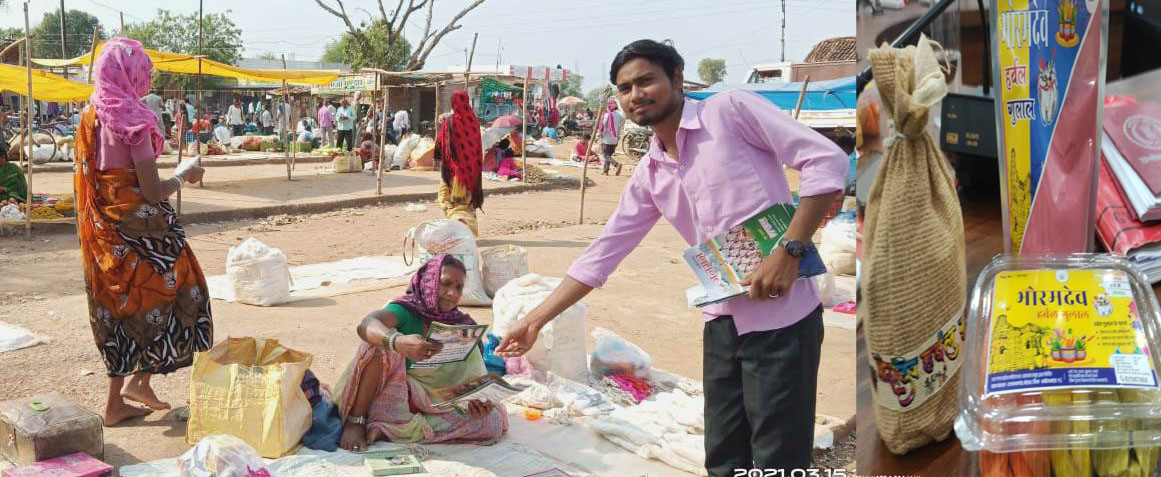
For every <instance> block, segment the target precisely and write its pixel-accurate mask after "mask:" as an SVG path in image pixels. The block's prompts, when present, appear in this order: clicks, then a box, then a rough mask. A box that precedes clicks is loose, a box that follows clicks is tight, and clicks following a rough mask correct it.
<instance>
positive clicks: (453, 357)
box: [413, 321, 488, 368]
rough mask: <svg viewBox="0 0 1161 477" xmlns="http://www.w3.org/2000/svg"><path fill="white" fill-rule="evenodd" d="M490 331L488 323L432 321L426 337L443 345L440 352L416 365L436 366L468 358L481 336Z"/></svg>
mask: <svg viewBox="0 0 1161 477" xmlns="http://www.w3.org/2000/svg"><path fill="white" fill-rule="evenodd" d="M487 331H488V325H449V324H445V323H440V322H437V321H435V322H432V323H431V325H428V327H427V333H426V334H424V335H423V337H424V339H426V340H428V341H431V342H435V343H440V344H442V345H443V349H441V350H440V351H439V352H438V353H436V354H434V355H432V356H431V357H430V358H427V359H425V360H423V361H417V362H415V364H414V365H413V366H414V367H421V368H423V367H434V366H437V365H440V364H445V363H456V362H459V361H463V360H465V359H468V355H470V354H472V351H474V350H475V349H476V346H477V344H478V343H479V342H480V337H481V336H484V333H485V332H487Z"/></svg>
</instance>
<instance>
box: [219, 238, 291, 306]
mask: <svg viewBox="0 0 1161 477" xmlns="http://www.w3.org/2000/svg"><path fill="white" fill-rule="evenodd" d="M226 278H227V279H228V280H229V281H230V286H231V287H232V288H233V289H234V297H235V300H236V301H238V302H239V303H246V304H249V305H258V306H274V305H278V304H281V303H286V302H288V301H290V265H289V264H288V263H287V261H286V255H284V254H283V253H282V251H281V250H279V249H276V248H272V247H269V246H267V245H266V244H264V243H262V242H261V241H259V240H258V239H256V238H254V237H250V238H248V239H246V241H244V242H242V243H240V244H238V245H237V246H235V247H230V252H229V253H227V254H226Z"/></svg>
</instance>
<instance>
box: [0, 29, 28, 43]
mask: <svg viewBox="0 0 1161 477" xmlns="http://www.w3.org/2000/svg"><path fill="white" fill-rule="evenodd" d="M21 38H24V29H23V28H5V27H0V42H3V41H6V40H7V41H16V40H19V39H21Z"/></svg>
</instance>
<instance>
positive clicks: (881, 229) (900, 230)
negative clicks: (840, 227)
mask: <svg viewBox="0 0 1161 477" xmlns="http://www.w3.org/2000/svg"><path fill="white" fill-rule="evenodd" d="M932 44H933V42H931V41H930V40H928V39H927V37H925V36H924V37H921V39H920V40H919V44H918V46H910V47H907V48H906V49H895V48H889V47H883V48H878V49H875V50H871V53H870V59H871V67H872V68H873V70H874V74H875V81H876V83H877V84H878V89H879V93H880V94H881V96H882V100H883V107H884V110H885V111H886V112H887V114H888V115H889V116H890V117H891V118H892V119H893V120H894V124H895V130H896V138H895V141H894V142H893V143H892V144H891V146H890V148H889V149H888V150H887V153H886V155H885V156H884V158H883V162H882V166H880V168H879V173H878V174H879V175H878V178H877V179H876V181H875V184H874V186H873V187H872V188H871V193H870V196H869V200H868V201H867V204H868V205H867V216H866V221H865V232H866V242H865V244H864V245H865V249H864V253H863V260H864V262H863V266H864V267H865V269H864V270H863V273H865V274H866V277H865V279H864V280H862V281H861V282H862V286H863V291H862V295H861V297H860V303H859V307H858V313H859V314H860V315H863V317H862V319H863V323H864V326H863V328H864V333H865V336H866V341H867V357H868V359H869V361H870V365H871V367H872V369H874V370H875V378H876V379H875V382H874V389H873V390H872V394H871V396H872V400H873V401H874V409H875V418H876V423H877V424H878V428H879V435H880V436H881V437H882V438H883V441H884V442H885V443H886V445H887V448H888V449H889V450H891V452H894V453H896V454H902V453H905V452H907V451H910V450H912V449H915V448H917V447H920V446H923V445H925V444H927V443H929V442H931V441H933V440H935V441H939V440H943V439H946V438H947V437H948V436H949V435H951V431H952V420H953V419H954V418H955V414H956V411H957V406H958V405H957V403H956V389H957V388H958V383H959V375H958V373H957V371H958V366H956V363H954V362H953V361H952V360H953V359H954V358H949V359H948V360H945V361H944V362H943V363H942V364H944V365H947V367H946V368H943V367H942V366H937V368H941V369H947V371H946V374H945V375H943V376H942V377H936V376H930V375H928V374H927V372H926V371H924V366H922V364H920V365H918V366H917V367H915V368H914V372H915V373H918V374H919V376H918V377H916V376H914V375H913V374H912V373H913V372H912V370H904V371H906V374H904V372H903V371H901V370H900V368H899V367H897V366H896V364H897V363H911V362H912V361H911V360H912V359H914V360H916V361H915V362H919V363H921V356H922V355H923V353H924V352H926V351H928V350H930V349H931V348H932V346H937V345H938V346H942V345H943V343H944V341H943V339H941V338H947V337H948V335H947V331H948V330H949V329H951V328H949V326H951V327H958V326H962V322H961V321H959V320H962V317H963V307H964V303H965V300H966V294H967V285H966V275H965V269H964V236H963V217H962V211H961V209H960V205H959V200H958V198H957V196H956V191H955V186H954V184H953V181H952V173H951V168H950V166H949V165H948V163H947V161H946V160H945V159H944V157H943V155H942V154H941V153H940V151H939V149H938V148H937V147H936V144H935V141H933V140H932V138H931V136H929V135H928V134H927V133H926V131H925V129H926V126H927V123H928V120H929V119H930V109H929V108H931V107H932V106H934V105H936V104H937V103H939V101H940V100H942V99H943V97H944V96H945V95H946V94H947V85H946V83H944V74H943V72H942V71H941V70H940V67H939V65H938V64H937V62H936V60H935V54H934V52H933V49H932V48H933V46H932ZM949 323H950V325H949ZM957 323H958V325H957ZM941 333H943V334H941ZM953 334H954V333H953ZM951 338H953V339H954V336H951ZM934 371H939V369H935V370H934ZM929 376H930V377H931V378H932V379H931V380H926V378H927V377H929ZM927 382H930V383H933V384H932V385H930V386H927V385H925V383H927Z"/></svg>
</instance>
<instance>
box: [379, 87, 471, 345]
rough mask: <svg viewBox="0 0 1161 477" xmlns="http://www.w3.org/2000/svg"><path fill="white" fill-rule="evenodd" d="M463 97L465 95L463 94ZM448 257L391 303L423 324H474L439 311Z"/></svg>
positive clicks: (425, 269)
mask: <svg viewBox="0 0 1161 477" xmlns="http://www.w3.org/2000/svg"><path fill="white" fill-rule="evenodd" d="M458 93H462V91H458V92H457V94H458ZM465 96H467V95H466V94H465ZM448 257H449V255H447V254H439V255H436V256H434V257H432V258H431V260H428V261H427V263H425V264H423V265H421V266H420V267H419V270H418V271H416V272H415V275H413V276H412V277H411V284H410V285H408V286H407V294H406V295H403V296H401V297H399V298H397V299H395V300H394V301H392V302H391V303H394V304H397V305H400V306H402V307H404V308H407V309H408V310H409V311H411V312H412V313H414V314H415V316H417V317H419V318H420V319H422V320H423V321H424V322H425V323H431V322H433V321H438V322H440V323H447V324H451V325H474V324H476V321H475V320H473V319H472V317H470V316H468V315H467V314H466V313H464V312H462V311H460V309H459V307H456V308H452V309H451V311H447V312H443V311H440V310H439V281H440V279H441V278H442V275H443V262H444V260H446V259H447V258H448Z"/></svg>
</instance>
